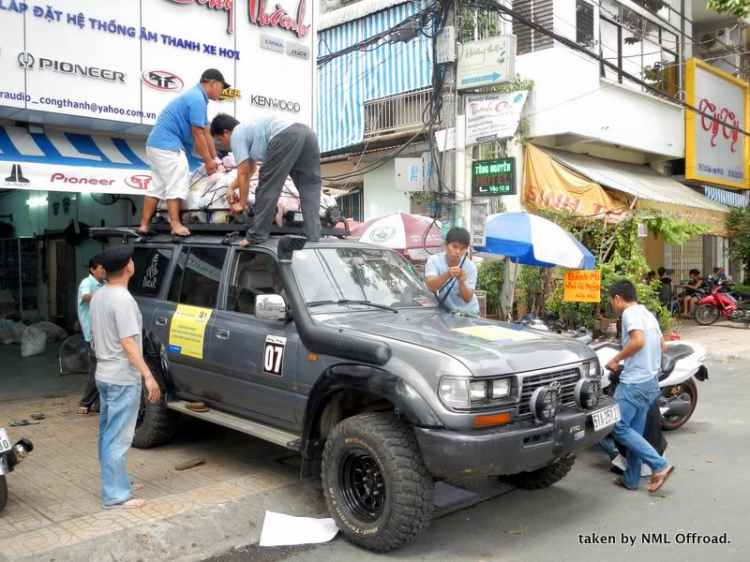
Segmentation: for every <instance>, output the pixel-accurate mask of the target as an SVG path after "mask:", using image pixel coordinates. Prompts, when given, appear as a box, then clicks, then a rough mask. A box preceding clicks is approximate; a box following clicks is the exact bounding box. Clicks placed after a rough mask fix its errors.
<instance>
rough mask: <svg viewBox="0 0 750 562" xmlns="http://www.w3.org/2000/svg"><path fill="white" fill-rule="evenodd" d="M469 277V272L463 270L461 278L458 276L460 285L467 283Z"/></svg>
mask: <svg viewBox="0 0 750 562" xmlns="http://www.w3.org/2000/svg"><path fill="white" fill-rule="evenodd" d="M468 277H469V273H468V272H467V271H466V270H465V269H462V270H461V273H460V274H459V276H458V282H459V283H465V282H466V279H467V278H468Z"/></svg>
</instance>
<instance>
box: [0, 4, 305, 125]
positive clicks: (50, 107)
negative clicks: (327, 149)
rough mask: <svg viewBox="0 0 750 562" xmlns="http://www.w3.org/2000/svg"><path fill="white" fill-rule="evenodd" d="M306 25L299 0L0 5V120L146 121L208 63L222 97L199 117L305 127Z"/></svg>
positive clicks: (192, 82)
mask: <svg viewBox="0 0 750 562" xmlns="http://www.w3.org/2000/svg"><path fill="white" fill-rule="evenodd" d="M314 18H315V10H314V3H313V2H311V1H310V0H277V1H275V2H273V3H271V2H265V1H261V0H247V1H246V2H237V1H235V0H216V1H214V0H211V2H208V1H207V0H117V1H116V2H115V1H110V2H102V1H101V0H76V1H75V2H70V1H65V0H49V2H45V3H44V4H42V3H35V2H33V1H27V2H19V1H9V0H2V1H0V29H2V30H3V32H2V33H0V73H1V75H2V76H3V79H2V81H1V82H0V115H12V114H13V113H14V111H15V110H18V109H25V110H30V111H40V112H45V113H51V114H60V115H66V116H70V115H74V116H81V117H89V118H96V119H104V120H108V121H116V122H121V123H128V124H144V125H152V124H153V123H155V122H156V117H157V116H158V114H159V112H160V111H161V110H162V109H163V108H164V106H165V105H167V104H168V103H169V102H170V101H171V100H172V99H174V97H175V96H177V95H179V93H180V92H183V91H185V90H186V89H188V88H191V87H193V86H194V85H196V84H197V83H198V82H199V79H200V76H201V74H202V72H203V71H204V70H206V69H207V68H217V69H219V70H220V71H221V72H222V73H223V74H224V77H225V78H226V79H227V81H228V82H229V83H230V84H231V85H232V86H233V91H232V92H231V95H229V96H228V98H229V99H227V100H226V101H220V102H211V103H210V104H209V110H208V115H209V118H211V117H213V116H214V115H215V114H217V113H219V112H226V113H230V114H233V115H235V116H237V118H238V119H240V120H241V121H242V120H248V119H251V118H253V117H255V116H259V115H263V114H269V115H277V116H283V117H286V118H289V119H291V120H292V121H297V122H302V123H307V124H309V125H311V126H312V125H313V106H314V104H313V101H314V92H315V90H314V82H315V72H316V45H315V27H314ZM18 117H19V118H21V119H28V116H25V115H19V116H18Z"/></svg>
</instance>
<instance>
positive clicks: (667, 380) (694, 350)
mask: <svg viewBox="0 0 750 562" xmlns="http://www.w3.org/2000/svg"><path fill="white" fill-rule="evenodd" d="M591 346H592V348H593V349H594V351H596V354H597V356H598V357H599V363H600V364H601V365H602V391H603V392H604V393H605V394H608V395H610V396H612V395H614V389H615V387H616V384H615V383H616V379H615V377H614V376H613V374H612V373H611V372H610V371H609V370H607V369H606V368H605V367H604V365H606V364H607V362H608V361H609V360H610V359H612V358H613V357H614V356H615V355H617V353H618V352H619V351H620V349H622V347H621V346H620V345H618V344H616V343H614V342H604V343H598V344H591ZM705 360H706V349H705V348H704V347H703V346H702V345H698V344H695V343H689V342H685V341H680V342H667V351H666V352H665V353H664V354H663V355H662V362H661V374H660V375H659V391H660V392H659V411H660V412H661V427H662V429H664V430H673V429H677V428H680V427H682V426H683V425H685V423H686V422H687V421H688V420H689V419H690V417H691V416H692V415H693V412H694V411H695V407H696V406H697V405H698V385H697V384H696V383H695V379H697V380H699V381H705V380H708V369H706V366H705V365H704V364H703V363H704V362H705Z"/></svg>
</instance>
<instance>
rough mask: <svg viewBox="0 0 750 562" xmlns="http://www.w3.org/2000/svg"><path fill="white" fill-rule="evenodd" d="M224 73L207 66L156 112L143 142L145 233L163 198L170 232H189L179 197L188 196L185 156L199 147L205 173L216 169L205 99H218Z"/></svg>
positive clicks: (143, 232)
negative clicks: (146, 181)
mask: <svg viewBox="0 0 750 562" xmlns="http://www.w3.org/2000/svg"><path fill="white" fill-rule="evenodd" d="M229 87H230V86H229V84H227V82H226V80H224V76H223V75H222V73H221V72H219V71H218V70H216V69H215V68H209V69H208V70H206V71H205V72H204V73H203V75H202V76H201V79H200V83H199V84H197V85H196V86H194V87H192V88H190V89H189V90H188V91H187V92H185V93H184V94H181V95H179V96H178V97H176V98H175V99H173V100H172V101H171V102H170V103H169V104H168V105H167V106H166V107H165V108H164V110H163V111H162V112H161V113H160V114H159V118H158V119H157V120H156V125H155V126H154V128H153V130H152V131H151V134H150V135H149V136H148V140H147V141H146V155H147V156H148V163H149V166H151V182H150V183H149V185H148V191H147V195H146V197H145V201H144V203H143V217H142V218H141V225H140V227H139V229H138V231H139V232H140V233H141V234H146V233H148V232H149V230H150V228H151V226H150V225H151V218H152V217H153V216H154V213H155V212H156V208H157V207H158V205H159V202H160V201H164V200H166V202H167V210H168V211H169V222H170V224H171V225H172V234H174V235H176V236H188V235H189V234H190V231H189V230H188V229H187V227H185V226H184V225H183V224H181V223H180V200H184V199H187V196H188V191H189V189H190V186H189V185H188V182H189V179H188V176H189V174H190V167H189V164H188V156H189V155H191V154H192V153H193V150H195V149H196V148H197V149H198V154H200V155H201V158H202V159H203V162H204V164H205V165H206V173H207V174H208V175H211V174H213V173H215V172H216V170H217V167H218V164H217V162H216V148H215V147H214V143H213V139H212V138H211V135H210V130H209V128H208V112H207V108H208V100H214V101H216V100H218V99H219V98H220V97H221V92H222V91H223V90H224V89H226V88H229Z"/></svg>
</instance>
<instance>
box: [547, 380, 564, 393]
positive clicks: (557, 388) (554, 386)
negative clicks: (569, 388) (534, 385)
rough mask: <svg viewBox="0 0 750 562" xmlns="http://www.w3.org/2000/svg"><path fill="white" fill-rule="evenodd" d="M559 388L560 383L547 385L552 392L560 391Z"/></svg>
mask: <svg viewBox="0 0 750 562" xmlns="http://www.w3.org/2000/svg"><path fill="white" fill-rule="evenodd" d="M560 386H561V385H560V381H552V382H551V383H549V387H550V388H551V389H552V390H557V391H558V392H559V391H560Z"/></svg>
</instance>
